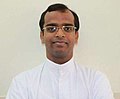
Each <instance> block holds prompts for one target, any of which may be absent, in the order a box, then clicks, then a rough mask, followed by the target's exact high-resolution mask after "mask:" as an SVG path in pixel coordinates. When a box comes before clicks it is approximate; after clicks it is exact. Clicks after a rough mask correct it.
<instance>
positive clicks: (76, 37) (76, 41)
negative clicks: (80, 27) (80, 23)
mask: <svg viewBox="0 0 120 99" xmlns="http://www.w3.org/2000/svg"><path fill="white" fill-rule="evenodd" d="M78 38H79V32H78V31H76V32H75V44H77V43H78Z"/></svg>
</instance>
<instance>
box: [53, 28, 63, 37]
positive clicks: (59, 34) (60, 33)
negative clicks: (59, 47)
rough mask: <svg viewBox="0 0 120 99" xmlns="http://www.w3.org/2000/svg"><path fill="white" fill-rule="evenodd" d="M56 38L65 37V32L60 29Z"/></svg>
mask: <svg viewBox="0 0 120 99" xmlns="http://www.w3.org/2000/svg"><path fill="white" fill-rule="evenodd" d="M55 36H56V37H62V38H63V37H65V33H64V32H63V30H62V29H61V28H59V29H58V31H57V32H56V35H55Z"/></svg>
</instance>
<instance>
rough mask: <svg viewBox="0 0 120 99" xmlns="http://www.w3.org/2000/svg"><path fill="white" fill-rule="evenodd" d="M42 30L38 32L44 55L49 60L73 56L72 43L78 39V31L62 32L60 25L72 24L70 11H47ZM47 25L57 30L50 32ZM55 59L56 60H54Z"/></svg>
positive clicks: (72, 17)
mask: <svg viewBox="0 0 120 99" xmlns="http://www.w3.org/2000/svg"><path fill="white" fill-rule="evenodd" d="M44 20H45V24H44V27H45V28H44V31H43V32H41V33H40V37H41V41H42V43H44V44H45V46H46V55H47V58H48V59H50V60H53V61H54V59H63V60H64V59H65V61H67V60H69V59H70V58H71V57H72V56H73V48H74V44H75V43H77V40H78V32H76V31H75V30H73V31H72V32H70V33H66V32H64V31H63V30H62V29H61V28H62V26H74V16H73V14H72V13H71V12H70V11H68V10H67V11H66V12H60V11H52V12H47V13H46V15H45V19H44ZM48 26H55V27H58V28H59V29H58V31H56V32H53V33H50V32H48V31H47V30H46V27H48ZM55 61H57V60H55Z"/></svg>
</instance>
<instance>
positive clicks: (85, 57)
mask: <svg viewBox="0 0 120 99" xmlns="http://www.w3.org/2000/svg"><path fill="white" fill-rule="evenodd" d="M56 1H60V2H63V3H66V4H67V5H68V6H69V7H71V8H72V9H73V10H74V11H75V12H77V13H78V15H79V16H80V17H81V23H82V28H81V31H80V39H79V43H78V45H77V46H76V49H75V58H76V60H78V61H79V63H80V64H83V65H85V66H88V67H90V68H94V69H98V70H100V71H102V72H104V73H106V75H107V76H108V78H109V80H110V83H111V86H112V89H113V92H115V93H120V29H119V25H120V6H119V4H120V1H119V0H99V1H98V0H72V1H69V0H24V1H22V0H1V2H0V74H1V75H0V96H6V93H7V90H8V87H9V85H10V82H11V80H12V78H13V77H14V76H15V75H16V74H18V73H20V72H22V71H25V70H28V69H31V68H33V67H35V66H36V65H38V64H40V63H41V62H42V61H44V60H45V58H44V56H45V49H44V46H43V45H41V43H40V40H39V27H38V21H39V16H40V14H41V12H42V11H43V10H45V8H46V7H47V6H48V5H49V4H50V3H53V2H56Z"/></svg>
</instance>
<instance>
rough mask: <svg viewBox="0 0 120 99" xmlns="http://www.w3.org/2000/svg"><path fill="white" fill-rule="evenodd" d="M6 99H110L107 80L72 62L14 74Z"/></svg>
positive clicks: (48, 62)
mask: <svg viewBox="0 0 120 99" xmlns="http://www.w3.org/2000/svg"><path fill="white" fill-rule="evenodd" d="M6 99H113V94H112V91H111V87H110V84H109V81H108V80H107V78H106V76H105V75H104V74H102V73H101V72H98V71H94V70H91V69H88V68H85V67H83V66H79V65H78V64H76V63H75V62H74V61H73V59H71V60H70V61H68V62H67V63H65V64H62V65H60V64H56V63H54V62H52V61H50V60H48V59H47V61H46V62H45V63H43V64H42V65H40V66H38V67H36V68H34V69H32V70H29V71H26V72H23V73H21V74H19V75H17V76H16V77H15V78H14V79H13V81H12V84H11V86H10V88H9V91H8V94H7V97H6Z"/></svg>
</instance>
